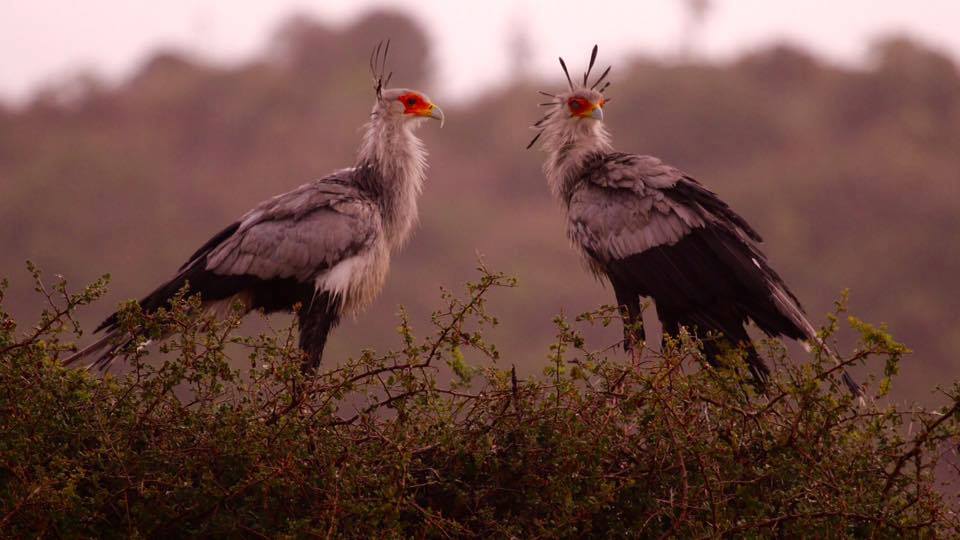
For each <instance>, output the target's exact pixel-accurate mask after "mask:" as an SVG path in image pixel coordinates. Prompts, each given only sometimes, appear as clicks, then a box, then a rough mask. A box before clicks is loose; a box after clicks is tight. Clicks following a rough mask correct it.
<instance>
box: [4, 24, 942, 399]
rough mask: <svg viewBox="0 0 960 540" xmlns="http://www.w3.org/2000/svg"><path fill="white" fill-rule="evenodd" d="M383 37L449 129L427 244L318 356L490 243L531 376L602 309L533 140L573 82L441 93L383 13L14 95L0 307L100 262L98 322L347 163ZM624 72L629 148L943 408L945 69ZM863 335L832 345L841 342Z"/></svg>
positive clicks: (781, 66)
mask: <svg viewBox="0 0 960 540" xmlns="http://www.w3.org/2000/svg"><path fill="white" fill-rule="evenodd" d="M385 36H390V37H391V38H393V47H392V49H393V51H392V55H391V56H392V58H391V64H392V69H393V70H394V72H395V76H394V84H396V85H401V86H411V87H419V88H422V89H424V90H425V91H427V92H428V93H429V94H431V95H433V97H434V98H437V99H438V101H439V102H440V104H441V105H442V106H444V109H445V111H446V112H447V117H448V122H447V125H446V127H445V128H444V130H443V131H442V132H440V131H439V130H438V129H437V128H436V126H434V125H431V126H426V127H425V128H424V129H423V130H422V131H421V133H422V135H423V137H424V139H425V141H426V143H427V146H428V148H429V150H430V173H429V180H428V184H427V186H426V190H425V193H424V196H423V202H422V205H421V216H422V220H421V226H420V229H419V231H418V233H417V236H416V237H415V239H414V241H413V242H412V243H411V244H410V245H409V246H408V248H407V249H406V250H405V251H404V252H403V253H402V254H401V255H400V256H398V257H397V258H396V259H395V261H394V264H393V265H392V271H391V276H390V279H389V280H388V285H387V289H386V290H385V293H384V295H382V297H381V298H380V299H379V300H378V302H377V303H376V304H375V305H374V306H373V307H372V308H371V309H370V310H369V311H368V312H367V313H365V314H364V315H363V316H362V317H361V318H360V319H359V321H357V322H349V321H348V322H347V323H346V324H345V325H344V326H343V327H342V328H341V329H340V330H339V331H338V332H337V333H336V334H335V335H334V337H333V339H332V340H331V343H330V349H329V354H328V355H327V358H329V359H331V361H336V359H338V358H341V357H344V356H345V355H346V353H347V352H348V351H354V350H357V349H358V348H359V347H361V346H364V347H366V346H370V347H375V348H378V349H382V348H384V347H385V346H387V344H388V343H389V340H390V336H389V333H388V332H384V331H383V329H385V328H390V327H392V326H393V324H394V322H393V321H394V314H395V312H396V306H397V305H398V304H403V305H405V306H406V308H407V310H408V311H407V313H408V316H409V317H410V320H411V321H413V323H414V324H423V323H425V322H426V321H428V319H429V314H430V311H431V309H432V305H431V299H432V298H434V293H435V292H436V288H437V286H438V285H439V284H448V285H449V284H455V283H462V282H463V281H465V280H466V279H468V278H469V268H471V267H472V263H473V261H474V259H475V254H476V252H477V251H479V252H481V253H483V254H484V256H485V257H486V260H487V261H488V262H489V263H490V264H491V265H493V266H495V267H497V268H501V269H504V270H505V271H506V272H508V273H509V274H511V275H516V276H517V277H518V278H519V280H520V281H521V283H522V284H523V285H524V287H522V288H521V289H519V290H517V291H515V294H511V295H503V296H502V297H498V298H497V301H498V302H502V304H501V305H502V307H503V319H504V322H505V324H503V325H501V326H500V327H499V328H498V329H496V330H495V331H494V332H495V337H496V340H497V342H498V343H499V344H500V345H501V347H502V349H503V350H504V351H506V352H509V353H510V355H511V356H512V357H516V358H519V359H521V360H518V364H519V365H518V369H519V370H520V372H521V373H522V374H525V373H531V372H534V371H536V370H537V369H538V367H539V361H538V359H539V358H543V357H544V356H545V352H544V351H547V350H548V346H549V335H550V333H551V327H550V322H549V321H550V320H551V318H552V317H553V315H554V314H556V313H558V312H559V311H561V310H567V311H568V312H579V311H586V310H589V309H591V308H592V307H593V306H595V305H597V304H598V303H599V302H602V301H607V299H608V298H609V297H611V293H610V291H609V290H604V289H603V288H602V287H601V286H600V285H599V284H597V283H595V282H594V280H593V279H592V278H591V277H589V275H588V274H587V273H586V272H584V271H583V270H582V268H581V267H580V265H579V264H578V262H577V255H576V254H575V252H574V251H573V250H571V249H570V248H569V246H568V245H567V242H566V240H565V238H564V225H563V222H562V215H561V211H560V209H559V207H558V205H557V204H555V203H554V201H552V200H551V198H550V196H549V195H548V192H547V188H546V185H545V182H544V180H543V177H542V174H541V172H540V163H541V160H542V155H540V154H539V153H537V152H536V151H524V150H523V148H524V146H525V145H526V143H527V142H528V140H529V137H530V136H531V133H530V132H529V131H528V130H526V129H524V128H525V126H526V125H528V124H529V123H530V122H532V121H533V120H535V119H536V118H537V114H538V111H537V108H536V106H535V104H536V103H537V102H538V101H539V100H538V96H537V94H536V90H540V89H543V90H552V89H555V88H559V87H561V82H560V80H561V77H562V76H561V75H560V72H559V71H558V72H557V78H556V79H554V80H553V81H532V80H520V81H515V82H513V83H511V84H509V85H506V86H503V87H500V88H497V89H494V90H490V91H489V92H488V93H486V94H484V95H482V96H481V97H479V98H477V99H475V100H473V101H469V102H467V101H464V100H458V99H457V96H446V97H444V96H436V95H435V94H436V92H435V91H433V90H432V89H433V87H434V86H435V85H434V84H432V82H433V79H432V77H431V74H432V73H433V70H432V65H431V64H430V61H429V59H430V57H431V51H430V47H429V44H428V42H427V39H426V37H425V34H424V32H423V31H421V30H420V29H419V28H417V27H416V26H415V25H413V24H412V23H411V22H410V21H409V19H407V18H406V17H404V16H402V15H397V14H393V13H374V14H371V15H369V16H367V17H365V18H363V19H360V20H359V21H357V22H356V23H355V24H353V25H350V26H346V27H332V26H326V25H323V24H320V23H317V22H315V21H311V20H309V19H306V18H294V19H291V20H290V21H288V22H287V23H286V24H284V25H283V26H282V27H280V28H279V29H278V30H277V32H276V34H275V37H274V38H273V40H272V41H271V42H270V43H269V44H268V46H267V47H265V50H264V52H263V54H262V55H261V56H260V57H259V58H256V59H254V60H251V61H249V62H247V63H245V64H242V65H238V66H233V67H223V66H215V65H209V64H206V63H204V62H202V61H200V60H198V59H195V58H192V57H190V56H189V55H188V54H185V53H180V52H172V51H165V52H163V51H162V52H158V53H157V54H155V55H153V56H152V57H151V58H149V59H147V60H145V61H144V63H143V65H142V66H141V68H140V69H139V71H138V72H137V73H136V74H135V75H134V76H132V77H131V78H130V79H129V80H127V81H126V82H124V83H122V84H120V85H117V86H108V85H105V84H102V83H99V82H98V81H97V80H96V79H95V78H93V77H81V78H78V79H76V80H72V81H66V82H64V83H62V84H59V85H52V86H51V87H49V88H47V89H45V90H44V91H42V92H38V94H37V95H36V98H35V99H34V101H33V102H32V103H31V104H29V106H27V107H24V108H22V109H17V110H14V109H10V108H5V107H2V106H0V246H2V249H0V269H3V273H4V274H6V275H8V276H10V277H11V278H13V279H14V286H13V287H12V288H11V290H10V291H9V293H8V299H7V302H8V305H9V306H10V307H11V309H12V310H13V311H14V312H15V313H18V314H20V315H21V316H23V317H29V318H32V317H34V316H36V315H37V313H36V308H35V304H34V303H33V300H32V298H31V297H30V296H29V291H28V287H22V286H19V285H20V284H21V283H22V282H23V281H22V277H23V274H17V273H15V272H17V269H19V268H20V267H21V265H22V261H23V260H25V259H32V260H35V261H37V262H38V263H39V264H41V265H42V266H43V267H44V268H47V269H49V270H51V271H55V272H58V273H61V274H64V275H67V276H70V277H71V279H77V280H85V281H89V280H92V279H94V278H95V277H96V276H98V275H100V274H101V273H103V272H105V271H111V272H113V273H114V276H115V280H114V285H115V286H114V288H113V290H112V293H111V296H110V297H109V298H108V301H107V302H102V303H100V304H97V305H95V306H94V307H93V309H91V310H90V311H89V312H88V314H86V315H82V316H81V317H83V318H82V322H83V323H84V324H85V325H91V324H95V323H96V322H98V320H97V319H99V318H100V317H102V316H104V315H106V314H107V313H108V312H109V311H111V310H112V308H113V306H115V305H116V304H117V303H118V302H120V301H122V300H126V299H129V298H132V297H139V296H141V295H142V294H144V293H145V292H147V291H149V290H150V289H151V288H152V287H153V285H155V283H157V282H158V281H160V280H162V279H166V278H167V277H169V275H170V274H171V273H172V272H173V271H174V269H175V268H176V267H177V266H178V265H179V264H180V263H181V262H182V261H183V260H184V259H185V258H186V257H187V256H188V255H189V253H191V252H192V251H193V249H194V248H195V247H196V246H197V245H199V244H201V243H202V242H203V241H205V240H206V239H207V238H208V237H209V236H211V235H212V234H213V233H215V232H216V231H218V230H220V228H222V226H223V225H224V224H225V223H228V222H230V221H232V220H234V219H236V217H237V216H239V215H240V214H241V213H243V212H245V211H246V210H247V209H249V208H250V207H251V206H252V205H254V204H256V203H257V202H258V201H260V200H263V199H264V198H267V197H269V196H272V195H274V194H276V193H278V192H282V191H285V190H288V189H291V188H293V187H295V186H296V185H299V184H300V183H302V182H304V181H306V180H308V179H310V178H313V177H318V176H321V175H324V174H327V173H329V172H330V171H331V170H334V169H336V168H339V167H343V166H347V165H349V164H350V163H351V162H352V160H353V156H354V152H355V149H356V147H357V144H358V140H359V132H358V128H359V126H360V124H361V123H362V122H363V121H364V120H365V118H366V115H367V114H368V112H369V109H370V106H371V101H372V89H371V88H370V82H369V75H368V73H367V72H366V69H367V68H366V66H367V60H368V55H369V52H370V49H371V47H372V46H373V44H374V43H375V42H376V41H377V40H379V39H381V38H382V37H385ZM602 47H603V44H602V43H601V57H600V61H601V62H602V61H603V56H602V52H603V48H602ZM586 53H587V51H584V58H582V59H580V60H581V61H583V62H585V61H586ZM574 64H577V62H574ZM612 80H613V86H612V87H611V89H610V91H609V95H610V96H611V97H613V98H614V99H613V101H612V102H611V103H610V105H609V106H608V108H607V110H606V112H607V119H608V122H609V124H610V127H611V129H612V131H613V133H614V137H615V142H616V146H617V147H618V149H620V150H623V151H630V152H641V153H650V154H654V155H658V156H660V157H662V158H663V159H665V160H667V161H669V162H671V163H673V164H674V165H676V166H679V167H681V168H683V169H684V170H686V171H687V172H689V173H690V174H691V175H693V176H695V177H696V178H698V179H700V180H701V181H703V182H705V183H706V184H707V185H708V186H710V187H711V188H712V189H714V190H716V191H717V192H718V193H719V194H720V195H721V196H722V197H723V198H724V199H725V200H727V201H728V202H730V203H731V205H732V206H733V207H734V208H735V209H737V210H738V211H739V212H741V213H742V214H743V215H744V216H745V217H746V218H747V219H748V220H749V221H750V222H751V223H753V224H754V225H755V226H756V228H757V229H758V230H759V231H760V232H761V233H762V234H763V235H764V237H765V238H766V240H767V245H766V250H767V252H768V254H769V255H770V256H771V259H772V261H773V264H774V266H775V267H776V268H778V270H779V271H780V273H781V274H782V275H783V276H784V278H785V279H786V281H787V282H788V283H790V284H791V286H792V287H793V288H794V289H795V292H797V294H798V295H799V297H800V298H801V299H802V300H803V301H804V304H805V306H806V307H807V309H808V312H810V314H811V317H812V318H813V319H818V318H820V317H821V316H822V314H824V313H826V312H828V311H829V310H830V306H831V301H832V299H833V298H834V297H835V296H836V295H837V294H838V293H839V292H840V291H841V290H843V289H846V288H849V289H851V290H852V297H851V306H852V309H853V310H854V311H855V312H857V313H861V314H864V316H865V317H866V318H868V319H870V320H878V321H884V322H886V323H888V324H889V325H890V326H891V327H892V328H895V329H896V330H897V332H898V334H899V335H901V336H902V337H903V338H904V339H905V340H906V341H907V342H909V343H911V345H912V347H913V348H914V349H915V350H916V351H917V357H918V358H922V359H923V360H922V362H919V363H918V364H917V365H915V366H913V367H912V369H910V370H905V372H904V374H903V380H904V381H905V382H904V384H902V385H900V386H899V388H897V389H895V395H896V397H898V398H900V399H911V400H930V399H932V398H931V397H930V394H929V392H928V390H927V389H929V388H930V387H931V386H933V384H935V383H938V382H940V381H941V379H942V377H943V376H942V374H943V373H956V372H957V363H956V360H955V358H956V354H955V352H956V351H957V350H958V349H960V326H958V325H957V324H955V323H956V314H955V308H956V303H957V300H958V298H960V290H958V287H957V284H956V283H957V282H956V276H957V275H960V249H958V247H960V245H958V236H957V232H958V231H960V172H958V171H960V158H958V154H957V151H956V149H957V148H960V75H958V71H957V68H956V65H955V64H954V62H953V61H952V60H951V59H949V58H948V57H946V56H944V55H943V54H941V53H939V52H937V51H935V50H932V49H930V48H927V47H925V46H923V45H921V44H918V43H915V42H911V41H909V40H905V39H888V40H885V41H881V42H878V43H877V44H876V45H875V46H874V49H873V53H872V55H871V57H870V60H869V62H868V63H867V64H866V65H865V66H863V67H859V68H842V67H837V66H832V65H829V64H826V63H824V62H823V61H822V60H820V59H818V58H816V57H814V56H811V55H810V54H809V53H807V52H805V51H803V50H800V49H797V48H795V47H790V46H772V47H769V48H766V49H763V50H758V51H756V52H754V53H751V54H748V55H746V56H744V57H742V58H739V59H737V60H735V61H733V62H728V63H724V64H703V63H666V62H661V61H657V60H651V59H647V58H643V57H635V58H632V59H630V60H629V61H625V62H622V63H619V64H617V65H616V66H614V70H613V72H612ZM447 100H449V101H450V102H451V103H448V102H447ZM588 335H589V337H591V338H593V339H601V340H605V341H610V340H612V339H614V338H615V336H616V332H615V331H610V330H607V331H604V330H596V331H588ZM855 339H856V335H855V334H854V333H853V332H851V331H847V330H844V331H843V332H841V335H840V341H841V343H843V344H845V345H848V346H849V345H852V344H853V343H854V341H855ZM466 354H467V355H468V357H467V360H471V361H472V360H476V358H475V357H470V353H469V352H468V353H466Z"/></svg>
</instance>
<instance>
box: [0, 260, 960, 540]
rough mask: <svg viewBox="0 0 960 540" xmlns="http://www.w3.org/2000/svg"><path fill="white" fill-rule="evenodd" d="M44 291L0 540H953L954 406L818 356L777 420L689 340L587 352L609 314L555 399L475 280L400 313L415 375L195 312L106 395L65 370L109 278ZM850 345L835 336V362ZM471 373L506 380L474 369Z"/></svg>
mask: <svg viewBox="0 0 960 540" xmlns="http://www.w3.org/2000/svg"><path fill="white" fill-rule="evenodd" d="M30 269H31V272H32V274H33V276H34V280H35V284H36V288H37V290H38V292H39V293H40V294H41V298H42V299H43V301H44V302H46V304H47V308H46V310H45V311H44V313H43V315H42V316H41V318H40V321H39V322H38V323H37V324H36V325H34V326H32V327H29V328H25V329H18V325H17V324H16V323H15V322H14V321H13V319H12V318H11V316H10V315H9V314H7V313H4V312H3V311H2V309H0V535H2V536H6V537H22V536H31V537H33V536H39V537H159V536H165V535H167V536H169V535H173V536H178V537H179V536H192V535H203V536H262V535H265V536H286V537H300V536H310V535H318V536H347V537H411V536H415V537H521V538H527V537H581V536H590V537H661V536H682V537H705V538H706V537H730V536H735V537H740V536H748V537H758V536H781V537H797V536H805V537H848V536H849V537H901V536H904V535H907V536H916V537H938V536H952V535H955V534H957V533H958V519H957V515H956V513H955V505H954V501H953V500H952V499H950V498H948V497H947V496H946V495H944V494H943V492H942V490H940V489H939V488H940V486H939V485H938V482H939V481H941V480H938V479H937V478H936V477H935V470H936V469H938V468H939V470H940V474H941V477H942V474H943V471H944V470H947V469H949V470H947V475H951V474H953V473H954V472H955V471H954V469H951V467H950V463H948V462H949V460H948V459H944V458H945V457H949V456H950V455H952V454H950V452H952V451H953V446H952V445H954V444H955V443H956V437H957V433H958V430H960V425H958V418H957V414H956V413H957V410H958V407H960V400H958V397H960V386H958V385H954V386H953V387H952V389H946V390H944V392H945V393H946V394H947V395H948V396H949V398H950V402H951V405H948V406H946V407H944V408H943V409H939V410H924V409H910V410H900V409H898V408H896V407H894V406H891V405H881V404H879V403H878V402H877V400H875V399H870V400H868V401H867V403H866V404H859V403H858V402H857V401H856V400H854V399H852V398H851V397H850V396H849V395H847V394H846V393H845V392H844V391H843V390H842V387H841V386H839V385H837V384H836V382H835V381H834V377H833V376H834V375H835V374H836V372H837V368H836V367H835V366H834V364H833V363H832V362H831V361H830V360H829V359H828V358H826V355H823V354H819V353H817V352H815V353H814V354H813V355H812V357H811V358H804V359H803V360H802V361H798V362H791V361H789V359H788V358H787V357H786V352H785V351H784V350H783V348H782V347H781V346H779V345H777V344H775V343H771V344H769V345H768V346H767V347H766V350H765V351H764V354H765V356H766V357H767V359H768V361H770V362H771V363H772V364H773V365H775V366H776V369H775V371H774V375H773V377H771V379H770V383H769V385H768V389H767V394H766V395H763V396H761V395H757V394H756V393H755V391H754V389H753V388H752V387H751V386H750V385H749V384H744V383H743V382H742V380H741V378H740V377H738V376H737V375H736V374H735V371H737V370H736V369H719V370H718V369H711V368H708V367H704V366H703V365H702V358H701V355H700V353H699V352H698V348H697V342H696V340H695V339H693V338H691V337H690V336H688V335H685V334H684V335H681V336H680V337H679V339H677V340H675V341H670V342H669V343H668V344H667V345H666V346H665V347H664V350H663V351H662V352H659V353H655V352H653V351H646V352H645V354H644V355H643V356H638V359H636V360H625V359H624V355H623V354H622V353H620V352H617V347H616V346H615V345H614V346H610V347H608V348H606V349H601V350H592V349H590V348H588V347H587V345H586V344H585V343H584V340H583V338H582V336H581V334H580V333H579V331H578V330H577V329H578V328H582V327H583V326H582V325H587V324H610V323H613V322H617V324H619V322H618V313H617V311H616V310H615V309H613V308H609V307H606V308H602V309H600V310H597V311H595V312H592V313H588V314H584V315H582V316H581V317H579V318H578V319H577V321H574V322H570V321H567V320H565V319H563V318H558V319H557V321H556V323H557V340H556V344H555V345H554V346H553V347H552V349H551V351H550V353H549V362H548V363H547V366H546V368H545V370H544V376H543V377H537V378H530V379H529V380H518V378H517V376H516V373H515V372H514V371H513V370H511V369H506V367H505V366H503V364H504V361H503V360H500V361H497V360H498V356H499V355H498V352H497V350H496V349H495V348H494V347H493V346H492V345H490V344H488V343H487V342H486V341H485V339H484V332H485V331H486V330H488V329H489V327H490V326H492V325H495V324H496V323H497V321H496V319H495V318H494V317H492V316H491V315H489V314H488V312H487V306H486V303H485V298H486V296H487V293H488V292H489V291H490V290H491V289H494V288H499V287H511V286H513V285H514V281H513V280H512V279H510V278H508V277H506V276H504V275H502V274H498V273H492V272H489V271H487V270H486V269H485V268H482V267H481V269H480V271H481V275H480V279H479V281H478V282H477V283H472V284H468V286H467V289H466V294H465V296H464V297H463V298H460V297H458V296H455V295H453V294H450V293H445V294H444V297H443V302H444V306H443V308H442V309H440V310H439V311H437V312H436V313H435V314H434V315H433V319H432V324H433V327H434V328H433V333H432V335H430V336H429V337H427V338H425V339H422V338H418V337H417V336H416V335H415V334H414V331H413V328H412V327H411V325H410V323H409V321H408V320H407V319H406V317H405V316H404V315H403V313H401V316H400V324H399V328H398V332H399V336H400V338H401V343H402V345H401V347H400V348H399V350H397V351H394V352H390V353H387V354H384V355H378V354H376V353H374V352H372V351H364V352H363V353H362V354H361V355H360V356H359V357H357V358H352V359H347V360H344V361H342V362H341V363H340V364H339V365H334V364H333V363H330V364H328V366H327V370H326V371H324V372H322V373H319V374H317V375H315V376H304V375H303V374H302V373H301V372H300V369H299V365H300V352H299V351H298V349H297V347H296V340H295V329H293V328H288V329H285V330H283V331H275V332H271V333H268V334H267V335H262V336H257V337H254V338H246V337H238V336H237V335H235V330H236V328H237V325H238V321H239V316H237V315H234V316H232V317H229V318H227V319H226V320H221V321H217V320H213V319H211V318H208V317H206V316H204V315H203V314H202V310H200V309H199V307H200V306H199V303H198V302H197V300H196V299H195V298H189V297H187V296H186V295H181V296H180V297H178V298H177V299H176V301H175V302H174V305H173V306H172V308H171V309H170V310H168V311H161V312H159V313H156V314H144V313H141V312H140V311H139V310H138V309H137V308H136V304H135V303H130V304H129V305H127V306H125V307H124V309H123V311H122V324H123V327H124V328H125V329H127V330H132V329H138V330H139V332H140V335H141V336H143V337H144V338H147V337H151V336H153V337H156V336H159V335H161V334H162V333H164V332H172V333H173V334H172V337H171V338H170V339H168V340H167V341H165V342H164V344H163V345H162V346H161V349H162V350H163V351H165V352H167V353H168V354H166V356H165V360H164V361H162V362H160V361H158V360H156V359H154V360H153V361H150V359H149V358H148V357H147V354H148V350H149V349H147V348H143V347H139V348H138V347H137V343H133V344H132V345H131V346H130V347H128V349H127V350H125V351H124V355H123V356H124V357H125V359H124V362H123V364H124V365H125V366H126V367H125V369H123V370H122V371H123V372H122V374H106V375H103V376H101V375H99V374H96V373H88V372H86V371H83V370H77V369H65V368H64V367H62V366H61V365H60V362H59V358H62V357H63V356H64V355H65V354H66V353H67V352H68V351H70V350H72V349H73V347H74V345H73V344H72V343H71V342H70V341H71V340H73V339H74V338H73V335H75V336H77V337H79V334H80V332H79V327H78V325H76V323H75V322H74V319H73V316H74V313H75V312H76V310H77V309H78V308H81V307H83V306H85V305H87V304H89V303H90V302H93V301H95V300H96V299H97V298H98V297H100V296H101V295H102V294H103V292H104V287H105V284H106V279H105V278H104V279H101V280H98V281H97V282H96V283H94V284H93V285H91V286H89V287H87V288H86V289H84V290H83V291H81V292H79V293H75V294H72V293H70V292H68V290H67V287H66V285H65V283H64V282H63V280H62V279H61V280H60V281H59V282H58V283H56V284H55V285H53V286H52V287H48V286H47V285H45V284H44V281H43V280H42V278H41V275H40V272H39V270H37V269H36V268H33V267H32V266H31V267H30ZM5 289H6V284H4V285H3V287H0V302H2V298H3V290H5ZM0 306H2V303H0ZM842 312H843V309H842V305H841V304H838V309H837V311H836V314H835V315H839V314H841V313H842ZM849 321H850V323H851V324H852V325H853V327H854V328H855V329H856V331H858V332H859V334H860V336H861V339H860V343H859V346H858V348H857V349H856V350H855V351H853V352H852V353H851V354H850V355H848V356H847V357H846V360H845V362H846V363H848V364H856V363H864V362H866V363H868V367H869V365H877V368H876V369H875V371H878V372H881V373H882V376H879V377H878V378H876V379H874V380H872V381H871V384H870V385H868V389H870V388H873V390H872V394H873V395H874V396H877V395H879V394H882V393H884V392H886V391H887V390H888V389H889V387H890V383H891V380H892V379H893V377H894V376H895V375H896V372H897V369H898V366H899V364H900V360H901V357H902V356H903V355H904V353H906V352H907V349H906V348H905V347H904V346H903V345H901V344H899V343H897V342H896V341H894V340H893V339H892V338H891V337H890V335H889V334H888V333H887V332H886V330H885V329H883V328H875V327H873V326H871V325H869V324H866V323H863V322H860V321H858V320H856V319H853V318H849ZM836 330H837V317H836V316H835V317H833V318H832V319H831V321H830V323H829V325H828V326H827V327H826V328H824V329H823V336H824V338H825V339H827V340H830V339H831V336H832V335H833V334H834V332H835V331H836ZM238 350H239V351H240V353H238V352H237V351H238ZM465 352H467V353H469V354H467V355H465V354H464V353H465ZM228 353H229V354H230V355H232V356H233V357H234V358H235V359H236V358H238V354H245V355H247V356H248V358H249V363H248V364H247V365H244V366H243V369H237V368H235V367H233V364H231V362H230V358H229V356H228ZM478 353H479V354H481V355H483V356H485V357H488V358H489V360H490V361H487V362H479V363H478V364H482V365H470V364H469V363H468V362H467V361H466V360H465V356H470V357H472V358H473V357H476V356H477V354H478ZM608 356H609V358H608ZM730 362H733V363H736V362H737V359H736V358H735V356H733V357H731V358H730ZM743 367H744V366H742V365H740V368H741V369H740V371H743V369H742V368H743ZM447 381H449V382H447Z"/></svg>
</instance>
